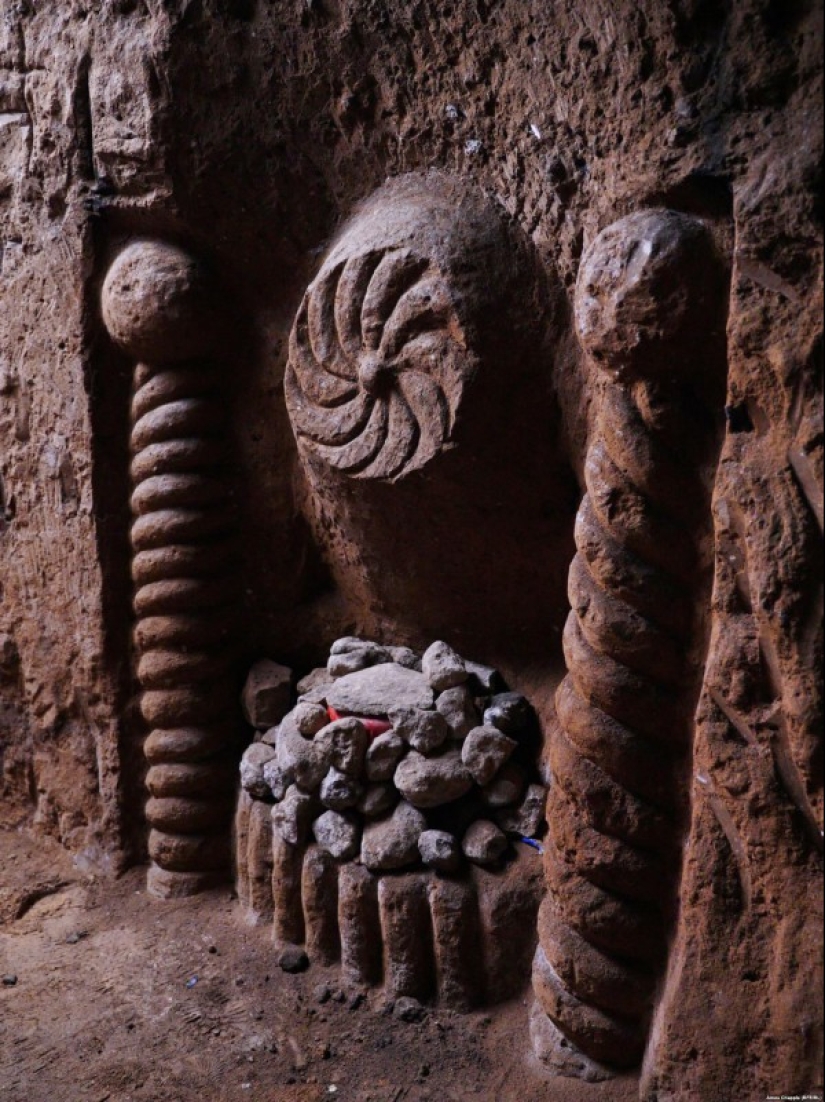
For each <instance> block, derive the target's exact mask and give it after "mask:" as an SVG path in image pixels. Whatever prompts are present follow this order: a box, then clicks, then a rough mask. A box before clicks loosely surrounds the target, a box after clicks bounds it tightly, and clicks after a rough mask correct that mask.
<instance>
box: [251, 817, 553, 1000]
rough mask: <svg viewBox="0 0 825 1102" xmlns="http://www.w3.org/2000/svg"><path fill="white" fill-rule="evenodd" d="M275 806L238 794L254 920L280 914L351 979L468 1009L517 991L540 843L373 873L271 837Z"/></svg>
mask: <svg viewBox="0 0 825 1102" xmlns="http://www.w3.org/2000/svg"><path fill="white" fill-rule="evenodd" d="M259 809H262V810H263V812H264V814H261V813H260V811H259ZM268 812H269V807H268V805H266V804H263V803H258V801H255V800H249V799H248V797H245V798H242V799H241V801H240V802H239V807H238V815H237V817H236V831H235V842H236V867H237V884H238V896H239V899H240V901H241V904H242V907H243V913H244V918H245V920H246V921H247V922H248V923H249V924H250V925H253V926H258V927H261V926H269V925H270V924H271V927H272V938H273V941H274V943H275V945H276V946H278V947H281V946H284V945H286V944H299V945H303V946H304V947H305V948H306V951H307V953H308V955H309V957H310V960H311V961H312V963H314V964H319V965H321V966H326V967H329V966H339V967H340V969H341V982H342V985H343V986H344V987H346V988H350V989H354V990H362V991H363V990H367V989H370V988H372V989H375V990H380V989H383V991H384V993H385V994H386V995H387V996H388V997H390V998H400V997H402V996H409V997H412V998H416V999H420V1000H422V1001H432V1002H437V1003H439V1005H442V1006H445V1007H448V1008H450V1009H454V1010H460V1011H467V1010H471V1009H473V1008H474V1007H477V1006H482V1005H490V1004H493V1003H498V1002H502V1001H504V1000H505V999H508V998H512V997H513V996H514V995H516V994H517V993H518V992H519V991H520V990H521V989H522V988H523V987H524V985H525V984H526V983H527V982H528V980H529V974H530V961H531V959H532V955H533V950H534V948H535V944H536V933H535V930H536V916H537V913H538V908H539V903H540V902H541V895H542V887H543V885H542V869H541V863H540V862H539V861H538V860H537V857H536V854H535V853H534V852H533V851H532V850H526V849H525V850H524V851H523V852H519V854H518V856H517V857H516V859H515V860H513V861H512V862H511V863H510V864H509V865H508V866H507V868H506V869H505V870H504V871H503V872H491V871H487V870H485V869H481V868H475V867H474V868H472V869H471V870H469V871H467V872H465V873H464V874H463V875H462V876H460V877H459V876H456V877H446V876H440V875H438V874H437V873H434V872H430V871H416V872H399V873H383V874H375V873H371V872H369V871H368V870H367V869H366V868H364V866H363V865H360V864H357V863H353V862H344V863H341V864H339V863H337V862H335V861H333V860H332V859H331V858H330V857H329V854H327V853H326V852H325V851H323V850H321V849H320V848H319V847H318V846H315V845H311V846H308V847H299V846H291V845H289V844H288V843H287V842H285V841H284V840H283V839H282V838H281V837H280V835H279V833H278V832H277V831H275V832H274V837H273V832H272V830H271V826H269V822H268V820H269V815H268ZM267 827H269V831H268V837H266V831H267Z"/></svg>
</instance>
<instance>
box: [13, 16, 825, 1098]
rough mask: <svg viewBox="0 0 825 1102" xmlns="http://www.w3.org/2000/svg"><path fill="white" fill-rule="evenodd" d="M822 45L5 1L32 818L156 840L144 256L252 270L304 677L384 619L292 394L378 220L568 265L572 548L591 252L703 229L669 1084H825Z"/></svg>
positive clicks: (246, 365) (17, 683) (582, 22)
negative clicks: (702, 400)
mask: <svg viewBox="0 0 825 1102" xmlns="http://www.w3.org/2000/svg"><path fill="white" fill-rule="evenodd" d="M822 39H823V35H822V5H821V3H819V2H818V0H742V2H735V3H734V2H725V0H667V2H662V0H642V2H634V3H630V2H627V0H610V2H608V0H560V2H558V3H553V4H548V3H546V0H499V2H496V0H449V2H444V3H436V2H433V0H420V2H416V3H409V2H407V0H381V2H377V0H375V2H374V0H363V2H361V3H356V2H355V0H101V2H99V3H89V2H86V0H44V2H42V3H40V2H37V3H35V2H33V0H0V765H1V766H2V772H1V774H0V784H1V785H2V788H0V801H1V802H0V821H2V824H3V825H6V826H11V825H16V824H20V823H29V822H33V823H35V824H36V825H37V826H38V827H39V828H40V829H41V830H43V831H44V832H46V833H48V834H51V835H53V836H55V837H57V838H58V839H59V840H60V841H61V842H62V843H63V844H64V845H65V846H66V847H68V848H69V849H70V850H71V851H73V852H74V853H75V854H77V858H78V860H79V861H80V862H81V863H82V864H84V865H86V866H88V867H96V868H102V869H111V870H117V869H118V868H121V867H122V866H123V865H124V864H126V863H127V862H128V861H130V860H133V859H135V858H136V857H139V856H140V855H141V854H142V852H143V847H144V845H145V833H146V831H145V824H144V823H143V820H142V805H143V801H144V794H143V790H142V778H143V773H144V769H145V767H144V765H143V764H142V756H141V753H140V745H141V740H142V738H143V736H144V734H145V731H144V729H143V728H142V726H141V720H140V717H139V712H138V709H137V706H136V682H135V680H134V673H133V659H132V653H131V644H130V625H131V616H132V614H131V611H130V600H131V581H130V576H129V522H130V515H129V494H128V438H129V410H128V399H129V392H130V387H131V380H132V371H133V365H132V364H131V363H130V362H129V361H128V360H127V359H126V358H125V356H124V355H123V353H122V352H120V351H118V350H117V349H116V348H115V347H114V345H113V344H112V343H111V341H110V340H109V338H108V337H107V335H106V332H105V329H104V327H103V324H102V320H101V317H100V306H99V301H100V288H101V284H102V281H103V278H104V276H105V273H106V270H107V267H108V265H109V264H110V262H111V260H112V258H113V256H114V255H115V254H116V253H117V251H118V250H119V249H120V248H121V247H122V246H123V245H124V244H125V243H126V242H127V241H128V240H130V239H132V238H135V237H139V236H152V237H161V238H166V239H169V240H171V241H173V242H177V243H180V244H183V245H184V246H185V247H187V248H189V249H192V250H193V251H194V252H196V253H197V254H198V255H201V256H204V257H206V258H207V259H208V260H209V261H210V262H211V263H212V265H213V267H214V269H215V271H216V272H217V273H219V276H220V279H221V281H222V283H223V285H224V287H225V288H227V291H228V294H227V299H228V300H230V299H231V314H232V317H233V325H234V336H233V338H232V342H231V356H230V368H229V369H230V370H231V372H232V379H233V386H234V390H235V393H234V399H233V413H232V416H233V425H234V440H235V456H236V465H237V472H238V473H239V475H240V478H239V484H240V485H241V486H242V490H241V492H240V500H239V502H238V505H239V510H240V516H241V520H240V522H239V532H240V534H241V537H242V546H243V554H244V564H243V581H244V588H245V592H246V594H247V604H246V606H245V608H244V616H245V636H244V638H245V645H246V647H247V649H248V652H249V653H248V657H249V658H250V660H252V659H254V658H257V657H259V656H261V655H268V656H271V657H274V658H277V659H278V660H279V661H286V662H288V663H289V664H292V665H294V666H296V667H300V668H303V669H308V668H310V666H311V665H312V664H313V662H314V661H317V658H318V656H319V654H320V653H321V652H322V651H323V647H324V646H328V644H329V642H330V641H331V640H332V639H334V638H335V637H336V635H337V634H342V633H343V632H344V630H345V629H347V628H349V627H352V626H353V613H352V609H348V608H346V607H343V606H342V603H341V600H340V594H338V593H337V591H336V589H335V586H334V585H333V584H332V582H331V581H330V578H329V575H328V573H327V570H326V567H325V566H324V564H323V563H322V562H321V561H320V559H319V557H318V555H317V554H316V552H315V551H314V550H313V546H314V544H313V541H312V539H311V536H310V531H309V526H308V525H307V523H306V521H305V520H303V519H302V518H301V513H300V510H299V503H300V502H301V500H302V495H305V494H306V487H305V486H303V485H302V484H301V482H300V478H299V476H298V475H296V464H295V446H294V442H293V438H292V434H291V431H290V427H289V420H288V416H287V412H286V408H285V405H284V400H283V390H282V381H283V375H284V370H285V366H286V359H287V355H288V335H289V331H290V328H291V325H292V320H293V318H294V317H295V314H296V311H297V309H298V306H299V304H300V301H301V297H302V295H303V293H304V289H305V288H306V286H307V285H308V284H309V283H310V281H311V280H312V279H313V278H314V276H315V274H316V272H317V270H318V267H319V264H320V259H321V257H322V255H323V253H324V250H325V247H326V245H327V244H328V242H329V241H330V239H331V238H332V237H333V235H334V233H335V232H336V230H337V229H338V227H339V226H340V225H341V223H342V222H343V220H344V219H345V218H347V217H348V216H349V215H350V214H351V213H352V211H353V208H354V207H355V205H356V204H357V203H358V202H359V201H360V200H363V199H365V198H366V197H367V196H369V195H370V194H371V193H372V192H374V191H375V190H376V189H377V188H378V187H380V186H381V185H382V184H383V183H384V181H385V180H386V178H387V177H389V176H395V175H399V174H402V173H407V172H412V171H421V170H426V169H429V168H433V167H434V168H438V169H440V170H442V171H444V172H446V173H449V174H451V175H454V176H457V177H460V178H462V179H464V180H466V181H468V182H472V183H474V184H476V185H477V186H479V187H480V188H481V189H483V190H484V191H485V192H487V193H488V195H489V196H491V197H492V198H493V199H494V200H495V201H497V202H498V203H499V204H501V206H503V208H504V209H505V210H506V211H507V212H508V214H509V215H510V217H511V218H512V219H513V220H514V221H515V223H517V224H518V226H519V227H520V229H521V231H523V232H524V233H525V234H526V235H527V236H528V237H529V238H530V239H532V242H533V244H534V245H535V248H536V250H537V253H538V255H539V257H540V258H541V260H542V261H543V262H544V265H545V266H546V268H547V270H548V272H557V273H558V277H559V291H558V293H557V294H556V299H555V304H554V307H553V311H552V312H553V317H552V319H551V318H548V319H547V326H546V327H547V331H548V334H549V337H551V338H552V339H549V338H548V339H547V340H544V341H542V340H539V339H537V345H536V350H535V356H536V363H537V364H540V365H543V372H539V373H538V374H539V375H541V374H543V375H544V378H545V385H546V387H547V388H548V392H549V394H550V396H551V397H552V399H553V401H554V402H556V403H557V405H558V407H559V409H560V413H561V415H560V418H559V421H560V425H559V424H556V423H555V422H553V423H552V424H551V423H549V422H548V424H547V425H546V426H545V425H541V424H537V425H531V426H529V431H530V432H532V433H535V434H536V439H537V441H539V442H540V444H541V446H542V447H543V448H546V449H547V450H548V452H551V453H552V454H553V455H554V456H555V457H556V460H557V462H558V469H559V471H560V474H559V476H558V477H559V480H560V484H559V485H560V487H561V488H558V487H557V490H556V495H557V497H558V498H564V500H565V501H567V502H568V503H569V504H568V506H566V507H565V509H566V510H567V511H565V509H562V508H561V507H560V506H559V505H558V503H556V505H555V506H554V508H556V510H557V513H556V516H557V518H558V520H559V523H560V524H561V525H562V526H564V525H567V526H568V531H572V524H573V518H574V515H575V510H576V508H577V507H578V503H579V499H580V496H581V490H580V488H577V487H576V484H575V481H576V480H575V478H573V477H572V476H568V475H566V474H565V473H564V471H565V469H566V464H569V466H570V467H571V468H572V470H573V471H574V472H575V475H576V477H577V478H578V480H579V484H580V486H581V484H582V481H583V465H584V460H585V456H586V452H587V446H588V431H589V428H590V427H592V422H593V417H594V414H593V412H592V411H591V398H592V397H593V396H594V395H595V394H596V392H597V387H596V382H595V373H594V372H593V371H592V368H589V367H588V362H587V360H586V358H585V357H584V356H583V355H582V353H581V352H580V351H579V350H578V346H577V344H576V341H575V336H574V331H573V326H572V321H571V311H572V302H573V291H574V286H575V281H576V277H577V273H578V268H579V262H580V258H581V257H582V254H583V252H584V251H585V250H586V249H587V247H588V246H589V245H590V243H591V242H592V241H593V240H594V238H595V237H596V235H597V234H598V233H599V232H600V231H601V230H602V229H603V228H604V227H606V226H607V225H609V224H610V223H612V222H615V221H616V220H617V219H619V218H621V217H623V216H624V215H627V214H630V213H632V212H634V211H637V210H640V209H643V208H650V207H668V208H671V209H673V210H676V211H680V212H683V213H686V214H689V215H694V216H696V217H698V218H700V219H702V220H704V221H705V223H706V224H707V225H708V226H709V227H711V229H712V231H713V234H714V238H715V240H716V242H717V244H718V246H719V248H720V249H721V250H722V251H723V252H724V253H725V254H726V259H727V261H728V263H729V265H730V298H729V302H728V304H727V312H728V316H727V378H728V384H727V387H728V393H727V397H726V400H725V405H726V407H727V425H726V435H725V439H724V443H723V446H722V452H721V461H720V465H719V469H718V474H717V478H716V484H715V487H714V492H713V525H714V548H713V554H714V561H715V578H714V583H713V597H712V610H710V612H709V615H708V616H707V617H706V618H705V620H706V623H705V629H706V638H707V660H706V665H705V674H704V684H703V688H702V693H701V698H700V701H699V706H698V712H697V722H696V729H695V736H694V746H693V769H692V774H693V783H692V786H691V793H690V794H691V810H690V823H689V830H688V837H687V840H686V843H685V855H684V864H683V871H682V881H681V908H680V915H679V920H678V928H677V930H676V934H675V941H674V944H673V945H672V946H671V951H670V955H669V968H668V973H667V978H666V981H665V984H664V988H663V991H662V993H661V997H660V999H659V1002H658V1009H657V1012H656V1016H655V1019H654V1024H653V1031H652V1036H651V1041H650V1044H649V1046H648V1050H647V1055H646V1059H645V1065H644V1074H643V1080H642V1091H643V1094H644V1095H645V1096H646V1097H649V1098H651V1099H653V1098H655V1099H659V1100H665V1099H677V1098H717V1097H720V1098H721V1097H726V1098H727V1097H729V1098H758V1097H762V1096H764V1095H765V1094H767V1093H769V1092H772V1093H788V1094H793V1093H801V1092H803V1091H805V1090H810V1089H812V1088H814V1087H816V1085H817V1082H818V1080H819V1078H820V1074H821V1064H822V1019H821V1013H822V1011H821V988H822V961H821V951H820V950H821V873H822V833H821V831H822V734H821V727H822V696H821V686H820V683H819V676H818V674H819V669H820V667H821V660H822V583H821V578H820V577H819V571H820V566H821V562H820V560H821V546H822V523H823V514H822V484H823V424H822V375H821V372H822V306H823V302H822V167H821V157H822V121H823V120H822V73H821V50H822ZM701 344H702V342H701V340H698V341H697V346H698V347H701ZM545 397H546V395H542V402H543V401H544V398H545ZM538 405H539V406H541V405H542V403H538ZM717 412H718V413H719V414H720V416H721V410H719V411H717ZM537 446H538V444H537ZM512 477H513V484H514V486H515V485H516V484H517V481H518V477H519V472H518V471H516V470H514V471H513V476H512ZM562 545H563V541H561V543H560V545H559V546H562ZM482 547H483V544H479V553H481V549H482ZM551 551H552V555H557V554H558V553H559V551H558V547H557V546H555V545H554V546H553V547H552V548H551ZM548 554H549V555H550V553H549V552H548ZM552 555H550V557H552ZM567 565H568V563H567V562H566V561H564V562H557V561H553V562H542V561H538V560H537V561H535V563H534V568H535V571H536V572H537V573H538V572H543V571H545V570H547V571H550V572H552V574H553V576H555V577H557V576H559V575H560V574H563V573H564V572H565V571H566V569H567ZM410 641H412V640H407V639H404V640H400V642H410ZM533 650H535V648H533ZM479 657H480V658H482V659H484V658H489V659H490V660H492V659H493V658H495V657H498V656H496V655H494V654H490V655H489V656H485V655H479ZM537 662H538V660H537ZM560 663H561V660H560V645H559V639H558V636H557V635H555V634H553V633H552V632H551V631H549V630H548V639H547V660H546V667H547V668H548V669H554V670H555V674H554V675H553V676H552V677H548V676H546V675H545V673H544V672H539V673H535V675H533V674H531V672H530V671H529V670H528V671H526V672H524V674H523V677H522V683H521V684H520V685H518V686H517V687H519V688H522V689H524V690H525V691H526V690H528V689H530V690H532V691H533V697H534V699H535V696H536V693H537V692H538V691H539V689H542V691H543V692H544V696H543V699H539V700H538V701H537V706H538V707H539V709H540V711H541V710H542V709H543V718H544V720H545V724H546V725H551V724H552V721H553V716H552V705H551V703H550V701H551V699H552V692H551V690H552V688H553V687H555V684H557V683H558V681H559V680H560V679H561V676H562V674H563V669H562V668H561V664H560ZM538 664H539V665H541V662H538ZM539 695H540V696H541V693H539ZM720 1085H724V1087H723V1088H722V1086H720ZM819 1085H820V1086H821V1083H819Z"/></svg>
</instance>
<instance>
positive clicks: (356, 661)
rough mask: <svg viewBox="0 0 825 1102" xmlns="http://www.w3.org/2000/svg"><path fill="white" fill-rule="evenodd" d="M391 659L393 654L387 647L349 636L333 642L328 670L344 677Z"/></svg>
mask: <svg viewBox="0 0 825 1102" xmlns="http://www.w3.org/2000/svg"><path fill="white" fill-rule="evenodd" d="M391 661H392V655H391V653H390V651H389V650H388V649H387V648H386V647H382V646H381V645H380V644H378V643H374V642H372V640H370V639H357V638H355V637H354V636H347V637H345V638H344V639H336V641H335V642H334V643H333V644H332V647H331V648H330V657H329V661H328V662H327V670H328V671H329V673H330V674H331V675H332V676H333V677H344V676H346V675H347V674H350V673H356V672H357V671H358V670H365V669H368V668H369V667H370V666H378V665H381V663H382V662H391Z"/></svg>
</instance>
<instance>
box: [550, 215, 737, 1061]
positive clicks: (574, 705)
mask: <svg viewBox="0 0 825 1102" xmlns="http://www.w3.org/2000/svg"><path fill="white" fill-rule="evenodd" d="M724 302H725V297H724V278H723V275H722V272H721V267H720V263H719V260H718V259H717V257H716V255H715V253H714V247H713V242H712V238H711V236H710V234H709V233H708V231H707V230H706V229H705V227H704V225H703V224H702V223H701V222H699V221H698V220H696V219H693V218H689V217H686V216H684V215H681V214H677V213H674V212H671V211H648V212H641V213H639V214H635V215H631V216H630V217H628V218H625V219H622V220H621V221H620V222H617V223H616V224H614V225H613V226H610V227H609V228H608V229H607V230H605V231H604V232H603V233H602V234H601V235H600V236H599V237H598V238H597V240H596V241H595V242H594V244H593V246H592V247H591V248H590V250H589V251H588V253H587V254H586V256H585V258H584V261H583V263H582V266H581V271H580V274H579V279H578V285H577V290H576V304H575V305H576V314H575V320H576V326H577V330H578V335H579V339H580V341H581V344H582V347H583V349H584V350H585V352H586V353H587V355H588V356H589V358H590V360H591V362H592V363H593V365H595V366H596V367H597V368H598V369H599V370H600V372H601V373H602V374H601V381H600V382H599V384H598V390H597V394H596V401H597V407H596V408H597V412H596V417H595V422H594V424H593V431H592V437H591V444H590V448H589V451H588V455H587V461H586V466H585V483H586V488H587V493H586V496H585V498H584V500H583V502H582V504H581V508H580V510H579V514H578V518H577V522H576V548H577V554H576V556H575V558H574V559H573V563H572V566H571V569H570V576H569V598H570V604H571V612H570V616H569V618H568V621H567V626H566V629H565V636H564V647H565V659H566V663H567V667H568V675H567V677H566V678H565V680H564V681H563V682H562V684H561V686H560V687H559V690H558V693H557V697H556V708H557V715H558V723H557V725H556V728H555V730H554V731H553V733H552V737H551V741H550V746H549V764H550V767H551V770H552V776H553V783H552V788H551V794H550V798H549V801H548V821H549V824H550V836H549V838H548V842H547V847H546V858H545V869H546V878H547V887H548V894H547V897H546V899H545V902H544V904H543V905H542V909H541V914H540V919H539V936H540V945H539V948H538V951H537V953H536V958H535V962H534V971H533V983H534V990H535V994H536V1005H535V1008H534V1013H533V1022H532V1025H533V1039H534V1044H535V1047H536V1049H537V1052H538V1053H539V1055H540V1056H542V1057H543V1058H544V1059H545V1061H546V1062H547V1063H549V1064H550V1065H551V1066H553V1067H554V1068H556V1069H557V1070H559V1071H562V1072H564V1073H568V1074H577V1075H581V1076H583V1077H586V1078H601V1077H604V1076H606V1075H609V1074H611V1070H610V1069H614V1068H627V1067H633V1066H636V1065H637V1064H638V1063H639V1061H640V1060H641V1057H642V1053H643V1051H644V1047H645V1044H646V1039H647V1030H648V1023H649V1019H650V1014H651V1010H652V1006H653V1002H654V999H655V995H656V991H657V987H658V985H659V983H660V980H661V977H662V975H663V970H664V963H665V960H666V956H667V951H668V940H669V937H670V934H671V930H672V925H673V918H674V913H675V907H676V892H677V886H678V879H679V872H680V849H681V844H682V836H683V830H684V821H685V804H686V799H687V796H686V793H687V784H688V777H689V770H690V753H691V745H692V738H693V715H694V711H695V707H696V701H697V696H698V690H699V687H700V682H701V671H702V667H703V660H704V650H705V635H706V625H705V618H706V616H707V612H708V609H709V603H710V570H709V567H710V562H711V554H710V541H711V538H712V526H711V513H710V489H711V486H712V479H713V473H714V471H715V466H716V462H717V459H718V448H719V439H718V433H717V431H716V427H715V425H714V418H713V413H714V410H713V409H712V408H711V407H712V406H713V405H716V403H717V402H718V410H717V412H718V413H721V401H720V397H721V394H723V393H724V390H723V389H722V388H723V385H724V328H723V320H724ZM720 384H721V386H720Z"/></svg>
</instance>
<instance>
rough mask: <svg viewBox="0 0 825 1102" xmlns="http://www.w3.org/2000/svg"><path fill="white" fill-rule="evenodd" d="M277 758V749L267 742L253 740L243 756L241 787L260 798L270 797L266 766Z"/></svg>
mask: <svg viewBox="0 0 825 1102" xmlns="http://www.w3.org/2000/svg"><path fill="white" fill-rule="evenodd" d="M274 760H275V750H274V749H273V748H272V747H271V746H268V745H267V744H266V743H265V742H253V743H252V745H251V746H248V747H247V748H246V750H245V751H244V755H243V757H242V758H241V770H240V772H241V787H242V788H243V789H244V791H246V792H248V793H249V795H250V796H254V797H255V798H256V799H258V800H267V799H269V795H270V791H269V785H268V783H267V781H266V778H265V776H264V766H265V765H266V764H267V763H268V762H270V761H274Z"/></svg>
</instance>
